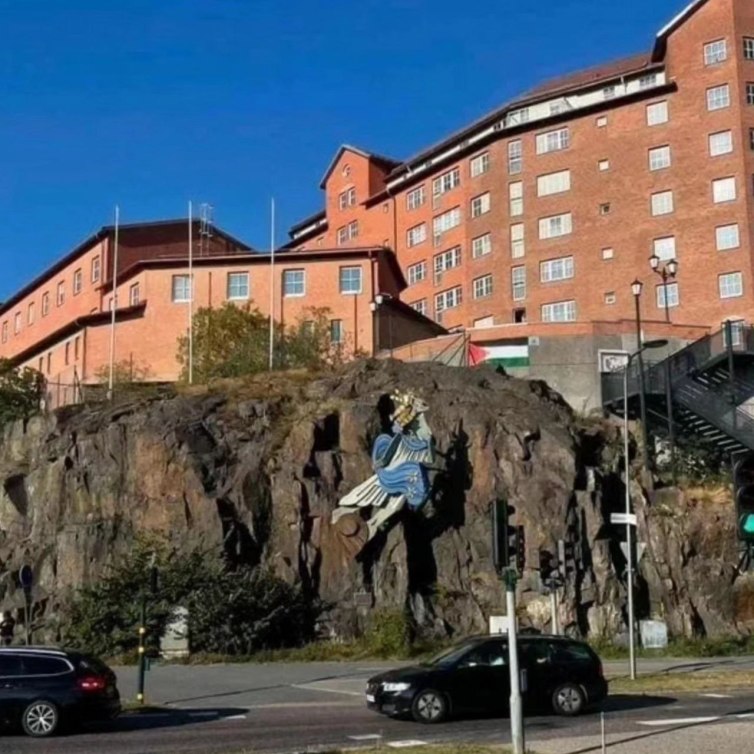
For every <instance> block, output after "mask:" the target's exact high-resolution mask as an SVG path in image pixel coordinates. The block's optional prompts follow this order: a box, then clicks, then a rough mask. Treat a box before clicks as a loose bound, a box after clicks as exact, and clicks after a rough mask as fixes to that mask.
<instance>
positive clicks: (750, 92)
mask: <svg viewBox="0 0 754 754" xmlns="http://www.w3.org/2000/svg"><path fill="white" fill-rule="evenodd" d="M746 104H747V105H754V84H752V83H748V84H746Z"/></svg>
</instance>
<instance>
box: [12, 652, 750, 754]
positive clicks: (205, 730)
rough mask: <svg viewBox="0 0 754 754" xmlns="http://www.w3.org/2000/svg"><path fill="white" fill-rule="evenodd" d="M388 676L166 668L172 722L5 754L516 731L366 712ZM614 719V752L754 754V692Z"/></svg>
mask: <svg viewBox="0 0 754 754" xmlns="http://www.w3.org/2000/svg"><path fill="white" fill-rule="evenodd" d="M643 665H644V666H645V667H646V666H647V665H648V663H646V662H645V663H644V664H643ZM669 665H673V668H669V667H668V666H669ZM700 665H701V668H700ZM729 665H735V666H739V667H749V666H750V665H754V660H751V659H748V658H747V659H745V660H740V661H733V662H731V661H730V660H729V659H728V658H726V659H725V660H720V661H715V660H702V661H679V662H674V663H667V662H657V661H654V662H653V664H652V670H653V671H654V672H657V671H660V670H668V672H691V671H692V670H693V671H699V670H701V671H702V672H703V671H704V669H719V668H720V667H721V666H729ZM384 667H385V665H383V664H371V663H370V664H351V663H348V664H347V663H342V664H330V663H312V664H305V665H304V664H301V665H292V664H291V665H289V664H275V665H229V666H207V667H183V666H165V667H158V668H156V669H154V670H153V671H151V672H150V675H149V677H148V686H147V693H148V701H151V702H153V703H155V704H162V705H166V706H168V709H167V710H166V711H165V712H162V713H159V714H127V715H124V716H123V717H122V718H121V719H119V720H118V721H116V722H115V723H112V724H108V725H103V726H99V727H96V728H92V729H90V730H89V731H86V732H83V733H76V734H71V735H67V736H64V737H60V738H56V739H54V740H51V741H34V740H30V739H27V738H24V737H22V736H4V737H3V738H1V739H0V752H2V754H28V753H29V752H35V753H36V754H58V753H60V754H67V753H70V754H73V753H74V752H75V754H174V753H175V752H187V753H189V752H191V753H195V754H230V753H231V752H237V751H242V750H244V749H248V750H251V749H253V750H254V751H255V752H261V753H263V754H266V753H270V754H271V753H273V752H301V751H312V750H317V749H332V748H350V747H355V746H360V745H370V744H372V745H374V744H378V743H379V744H381V745H385V746H396V745H397V746H396V748H399V747H400V746H401V745H405V744H406V742H410V741H417V742H427V743H429V742H433V741H458V742H478V743H497V742H506V741H507V740H508V721H507V720H506V719H481V720H464V721H454V722H450V723H447V724H443V725H439V726H423V725H418V724H415V723H412V722H403V721H400V722H399V721H394V720H390V719H387V718H384V717H381V716H379V715H376V714H374V713H372V712H369V711H368V710H366V709H365V707H364V700H363V688H364V683H365V680H366V679H367V678H368V677H369V675H371V674H373V673H374V672H378V671H379V670H381V669H383V668H384ZM623 668H625V663H621V664H620V665H618V666H614V665H613V664H612V663H611V665H610V666H609V668H608V670H609V672H612V673H613V674H615V673H616V672H620V671H621V669H623ZM646 669H649V667H646ZM119 678H120V684H119V685H120V687H121V689H122V691H123V694H124V697H128V696H132V695H133V693H134V691H135V674H134V673H133V671H132V670H131V669H121V670H120V671H119ZM605 712H606V723H607V730H608V734H609V736H610V738H611V740H615V741H617V740H621V741H623V743H621V745H620V746H619V747H616V751H620V752H625V753H626V754H629V752H631V753H632V752H634V751H637V752H638V751H644V750H648V751H666V750H670V748H673V749H676V748H681V749H683V751H684V754H694V752H695V751H699V752H702V751H714V752H715V754H728V750H727V749H726V748H725V745H726V744H725V742H726V741H730V742H733V743H732V744H731V746H732V748H730V752H731V754H734V753H735V754H742V753H743V752H745V751H749V750H752V747H751V746H749V747H748V748H747V747H746V746H743V748H742V743H741V741H740V740H739V739H740V737H741V736H746V735H748V736H749V738H748V739H746V740H750V738H751V736H750V732H754V689H753V690H752V691H751V692H749V691H746V692H741V691H738V692H725V693H720V694H710V693H707V694H690V695H672V696H670V695H669V696H655V697H649V696H614V697H611V698H610V699H609V700H608V702H607V704H606V705H605ZM526 727H527V737H528V744H529V745H530V746H531V747H532V748H534V749H536V750H537V751H541V752H543V753H544V754H549V752H552V753H553V754H576V753H577V752H589V751H592V750H595V749H594V748H593V747H594V745H595V742H598V738H597V737H598V734H599V730H600V716H599V714H598V713H591V714H588V715H586V716H583V717H580V718H576V719H567V718H558V717H554V716H535V717H529V718H527V721H526ZM684 736H686V737H689V738H690V741H691V743H688V744H684V745H682V746H681V745H679V743H678V742H679V741H680V740H681V739H683V737H684ZM705 737H706V738H705ZM707 738H709V740H710V741H714V748H713V745H712V744H710V743H709V741H707V743H705V746H706V747H707V748H701V749H699V748H696V749H695V748H694V746H693V742H699V741H702V740H707ZM642 746H644V747H646V746H649V747H650V748H649V749H643V748H641V747H642ZM636 747H639V748H636ZM611 748H612V747H611ZM595 751H599V749H596V750H595Z"/></svg>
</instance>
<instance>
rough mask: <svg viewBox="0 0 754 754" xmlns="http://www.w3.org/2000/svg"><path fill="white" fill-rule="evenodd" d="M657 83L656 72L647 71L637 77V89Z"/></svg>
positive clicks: (650, 86) (649, 87)
mask: <svg viewBox="0 0 754 754" xmlns="http://www.w3.org/2000/svg"><path fill="white" fill-rule="evenodd" d="M656 85H657V74H656V73H647V74H645V75H644V76H642V77H641V78H640V79H639V89H642V90H643V89H651V88H652V87H653V86H656Z"/></svg>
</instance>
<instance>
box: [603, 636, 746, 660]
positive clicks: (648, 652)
mask: <svg viewBox="0 0 754 754" xmlns="http://www.w3.org/2000/svg"><path fill="white" fill-rule="evenodd" d="M589 643H590V644H591V646H592V648H593V649H594V651H595V652H597V654H599V656H600V657H602V659H603V660H622V659H625V658H627V657H628V647H622V646H617V645H615V644H613V643H611V642H610V641H608V640H606V639H602V640H594V641H590V642H589ZM638 653H639V656H640V657H681V658H683V657H733V656H737V655H746V654H752V653H754V636H721V637H717V638H709V637H695V638H690V639H689V638H684V637H678V638H675V639H671V640H670V641H669V642H668V646H667V647H666V648H665V649H643V648H639V650H638Z"/></svg>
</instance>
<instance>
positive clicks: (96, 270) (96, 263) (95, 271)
mask: <svg viewBox="0 0 754 754" xmlns="http://www.w3.org/2000/svg"><path fill="white" fill-rule="evenodd" d="M101 274H102V259H101V257H99V256H96V257H94V259H92V282H93V283H99V279H100V275H101Z"/></svg>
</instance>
